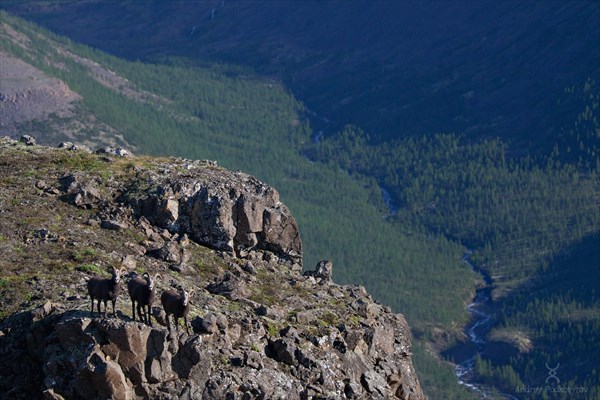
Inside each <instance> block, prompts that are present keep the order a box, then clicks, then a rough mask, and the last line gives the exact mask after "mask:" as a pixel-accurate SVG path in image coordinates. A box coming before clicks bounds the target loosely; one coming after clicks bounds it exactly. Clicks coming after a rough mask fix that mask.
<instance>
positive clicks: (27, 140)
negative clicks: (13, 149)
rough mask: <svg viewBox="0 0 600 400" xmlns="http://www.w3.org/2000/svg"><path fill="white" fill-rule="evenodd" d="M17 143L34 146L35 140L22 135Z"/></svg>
mask: <svg viewBox="0 0 600 400" xmlns="http://www.w3.org/2000/svg"><path fill="white" fill-rule="evenodd" d="M19 141H20V142H21V143H25V145H26V146H35V145H36V141H35V138H34V137H33V136H30V135H22V136H21V137H20V138H19Z"/></svg>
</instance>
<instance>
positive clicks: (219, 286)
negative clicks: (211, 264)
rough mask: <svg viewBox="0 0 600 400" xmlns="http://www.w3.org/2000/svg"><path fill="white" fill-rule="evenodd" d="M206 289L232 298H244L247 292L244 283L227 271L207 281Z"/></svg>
mask: <svg viewBox="0 0 600 400" xmlns="http://www.w3.org/2000/svg"><path fill="white" fill-rule="evenodd" d="M206 290H208V291H209V292H210V293H212V294H220V295H221V296H225V297H227V298H228V299H232V300H235V299H240V298H245V297H247V296H248V294H249V292H248V289H247V288H246V284H245V283H244V282H243V281H242V280H241V279H240V278H238V277H237V276H235V275H234V274H232V273H231V272H229V271H227V272H225V274H223V276H222V277H221V278H220V279H218V280H216V281H215V282H211V283H209V284H208V285H207V286H206Z"/></svg>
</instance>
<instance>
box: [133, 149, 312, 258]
mask: <svg viewBox="0 0 600 400" xmlns="http://www.w3.org/2000/svg"><path fill="white" fill-rule="evenodd" d="M183 165H184V168H186V169H187V173H186V174H182V173H180V172H175V171H174V170H173V169H171V170H170V171H169V172H170V173H169V174H168V175H167V176H165V174H160V175H159V174H157V175H155V176H153V185H152V187H150V188H148V190H146V192H145V193H144V194H143V195H142V196H139V197H137V198H132V199H131V200H132V203H133V204H134V205H136V206H137V207H138V208H139V210H140V213H141V214H142V215H143V216H144V217H145V218H147V219H148V220H149V221H150V222H152V223H153V224H155V225H157V226H159V227H161V228H165V229H168V230H169V231H170V232H171V233H178V234H180V235H182V234H187V235H188V236H189V237H190V238H191V239H193V240H195V241H196V242H198V243H201V244H204V245H207V246H209V247H211V248H214V249H219V250H224V251H231V252H234V251H235V252H236V254H238V256H242V257H243V256H244V255H245V254H247V253H248V252H249V251H250V250H252V249H261V250H269V251H271V252H273V253H275V254H276V255H277V256H279V257H282V258H285V259H288V260H290V261H293V262H297V263H301V260H302V242H301V241H300V234H299V232H298V226H297V224H296V221H295V220H294V218H293V217H292V215H291V213H290V211H289V209H288V208H287V207H286V206H285V205H284V204H283V203H281V201H280V200H279V193H278V192H277V191H276V190H275V189H273V188H272V187H270V186H268V185H266V184H264V183H262V182H260V181H258V180H256V179H255V178H253V177H252V176H249V175H246V174H244V173H241V172H236V173H232V172H229V171H226V170H224V169H221V168H218V167H214V166H212V167H210V168H206V165H203V164H201V162H198V161H196V162H185V161H184V164H183ZM202 167H204V168H202Z"/></svg>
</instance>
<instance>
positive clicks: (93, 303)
mask: <svg viewBox="0 0 600 400" xmlns="http://www.w3.org/2000/svg"><path fill="white" fill-rule="evenodd" d="M93 314H94V298H93V297H92V315H93Z"/></svg>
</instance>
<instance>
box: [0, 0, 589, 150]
mask: <svg viewBox="0 0 600 400" xmlns="http://www.w3.org/2000/svg"><path fill="white" fill-rule="evenodd" d="M5 7H8V8H9V9H11V10H12V11H14V12H16V13H19V14H22V15H24V16H27V18H30V19H32V20H34V21H36V22H38V23H41V24H43V25H44V26H47V27H49V28H51V29H52V30H54V31H56V32H59V33H61V34H65V35H67V36H69V37H71V38H74V39H75V40H77V41H80V42H83V43H86V44H90V45H92V46H94V47H97V48H101V49H104V50H106V51H108V52H110V53H113V54H117V55H119V56H122V57H126V58H129V59H138V58H140V59H145V60H155V61H156V60H158V61H160V60H164V58H162V57H164V56H178V57H185V58H186V59H191V60H197V61H198V62H200V63H205V62H206V61H220V62H229V63H235V64H237V65H244V66H250V67H252V68H253V69H254V70H256V71H259V73H260V74H270V75H272V76H276V77H278V78H279V79H282V80H283V81H284V82H285V83H286V84H287V85H288V86H289V87H290V88H291V90H292V91H293V92H294V94H295V95H296V96H297V97H298V98H299V99H301V100H302V101H303V102H304V103H305V104H306V105H307V107H309V108H310V109H311V110H313V111H315V112H316V113H317V114H318V115H319V116H320V117H321V118H325V119H326V120H327V121H329V123H323V122H324V121H323V120H322V119H319V118H314V120H313V124H315V123H316V122H317V121H319V122H321V124H320V125H315V126H321V127H322V128H324V129H326V131H327V132H328V133H330V134H333V133H335V132H336V131H337V130H340V129H341V127H343V125H344V124H347V123H352V124H355V125H358V126H360V127H361V128H363V129H364V130H366V131H368V132H369V133H371V134H372V135H373V136H374V138H377V139H378V140H387V139H390V138H398V137H403V136H407V135H413V134H423V133H428V134H430V133H438V132H457V133H459V132H468V133H469V135H470V136H471V137H479V136H482V135H484V136H500V137H503V138H505V139H507V141H509V142H511V143H512V142H515V144H514V148H513V149H512V150H514V151H523V150H529V149H539V148H540V147H541V148H544V142H545V140H546V138H548V137H552V136H554V135H556V134H557V132H558V130H559V129H560V128H561V127H563V126H564V125H565V124H568V123H570V122H571V121H572V119H573V117H574V112H576V110H574V109H573V108H569V107H566V108H565V107H564V105H563V107H560V108H556V104H555V102H554V101H555V99H556V98H557V97H558V96H559V95H560V93H562V91H563V90H564V89H565V88H566V87H570V86H571V85H573V84H576V83H581V82H582V80H585V79H586V78H588V77H593V78H595V79H597V78H598V77H599V74H600V50H599V49H598V46H597V42H598V40H600V28H599V27H598V23H597V22H598V20H599V19H600V7H599V6H598V3H597V2H584V1H578V2H566V3H565V2H548V1H547V2H536V1H527V2H512V1H506V2H498V3H493V4H487V3H485V4H484V3H478V4H473V2H435V3H433V4H432V3H422V2H386V1H376V2H372V1H353V2H350V3H347V2H338V1H325V2H323V1H303V2H289V1H282V2H277V3H275V4H273V3H272V2H262V1H203V2H193V1H180V2H161V1H154V2H151V3H150V4H149V3H148V2H146V3H144V4H143V5H142V4H141V3H136V2H119V3H115V2H112V3H111V2H108V3H107V2H102V1H86V2H66V3H53V4H48V3H47V2H35V1H33V2H26V3H25V4H23V3H22V2H15V3H11V2H9V1H7V2H5ZM545 150H546V151H548V150H549V149H545Z"/></svg>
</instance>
